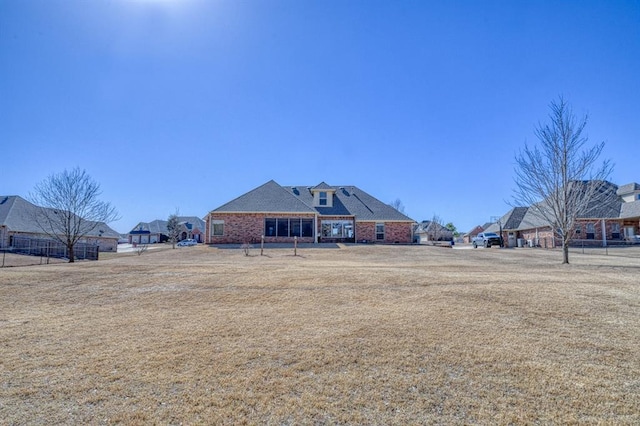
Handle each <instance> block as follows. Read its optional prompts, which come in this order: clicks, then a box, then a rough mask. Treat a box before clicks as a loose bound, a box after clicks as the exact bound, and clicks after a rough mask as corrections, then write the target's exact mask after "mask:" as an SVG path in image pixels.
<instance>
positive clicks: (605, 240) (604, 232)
mask: <svg viewBox="0 0 640 426" xmlns="http://www.w3.org/2000/svg"><path fill="white" fill-rule="evenodd" d="M606 246H607V227H606V224H605V222H604V219H602V247H606Z"/></svg>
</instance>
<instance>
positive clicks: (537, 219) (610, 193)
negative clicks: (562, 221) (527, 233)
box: [485, 182, 640, 232]
mask: <svg viewBox="0 0 640 426" xmlns="http://www.w3.org/2000/svg"><path fill="white" fill-rule="evenodd" d="M601 183H602V185H601V187H600V188H599V192H598V193H597V194H595V196H594V198H593V199H592V200H591V202H590V204H589V206H588V208H587V212H586V213H585V214H583V215H581V217H580V219H616V218H622V217H637V216H640V214H634V213H636V210H635V209H634V207H625V204H633V203H623V202H622V201H621V200H620V197H619V196H618V195H617V191H618V186H617V185H615V184H613V183H611V182H601ZM586 184H587V182H574V183H573V185H576V188H580V186H581V185H586ZM518 209H523V210H518ZM623 214H625V215H629V216H623ZM501 220H502V223H504V224H505V225H503V229H514V230H526V229H533V228H540V227H544V226H548V224H547V222H546V221H545V220H544V218H542V217H541V215H540V213H539V212H537V209H536V208H533V207H531V208H527V207H516V208H514V209H512V210H510V211H509V213H507V214H506V215H505V216H503V217H502V219H501ZM516 224H517V225H516ZM514 225H515V227H512V226H514ZM496 230H498V225H497V224H492V225H491V226H490V227H489V228H487V229H485V231H490V232H496Z"/></svg>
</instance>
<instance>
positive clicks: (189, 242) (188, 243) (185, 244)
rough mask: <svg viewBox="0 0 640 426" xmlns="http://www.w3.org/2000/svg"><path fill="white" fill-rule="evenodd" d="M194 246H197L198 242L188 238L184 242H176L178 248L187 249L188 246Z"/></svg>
mask: <svg viewBox="0 0 640 426" xmlns="http://www.w3.org/2000/svg"><path fill="white" fill-rule="evenodd" d="M196 244H198V242H197V241H196V240H192V239H190V238H187V239H186V240H182V241H180V242H178V244H177V246H178V247H188V246H195V245H196Z"/></svg>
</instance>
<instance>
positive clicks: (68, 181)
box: [29, 167, 118, 262]
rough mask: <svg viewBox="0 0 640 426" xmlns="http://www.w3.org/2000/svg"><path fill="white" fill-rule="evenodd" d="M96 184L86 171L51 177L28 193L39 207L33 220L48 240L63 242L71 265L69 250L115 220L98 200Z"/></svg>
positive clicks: (112, 211) (111, 209) (113, 212)
mask: <svg viewBox="0 0 640 426" xmlns="http://www.w3.org/2000/svg"><path fill="white" fill-rule="evenodd" d="M100 194H101V192H100V185H99V184H98V183H97V182H96V181H94V180H93V179H92V178H91V177H90V176H89V175H88V174H87V172H86V171H84V170H80V168H78V167H76V168H74V169H73V170H71V171H67V170H65V171H63V172H62V173H58V174H52V175H50V176H49V177H48V178H46V179H45V180H43V181H42V182H40V183H39V184H37V185H36V186H35V188H34V190H33V192H32V193H30V194H29V199H30V201H31V202H32V203H33V204H35V205H36V206H39V207H40V208H38V209H36V210H35V211H36V213H35V214H34V217H33V220H34V222H35V223H36V224H37V226H38V227H39V228H40V229H41V230H42V232H43V233H44V234H46V235H47V236H48V237H49V238H52V239H54V240H57V241H60V242H61V243H63V244H64V245H65V246H66V247H67V250H68V252H69V262H74V260H75V256H74V253H73V248H74V246H75V245H76V243H77V242H79V241H80V240H82V239H84V238H85V237H87V236H88V235H91V233H92V232H93V231H95V230H96V228H98V227H99V226H100V225H102V224H103V223H108V222H113V221H114V220H118V213H117V212H116V210H115V208H114V207H113V206H112V205H111V204H110V203H108V202H104V201H100V200H99V199H98V197H99V196H100Z"/></svg>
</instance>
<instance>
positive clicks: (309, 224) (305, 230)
mask: <svg viewBox="0 0 640 426" xmlns="http://www.w3.org/2000/svg"><path fill="white" fill-rule="evenodd" d="M300 222H302V236H303V237H313V219H302V220H301V221H300Z"/></svg>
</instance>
